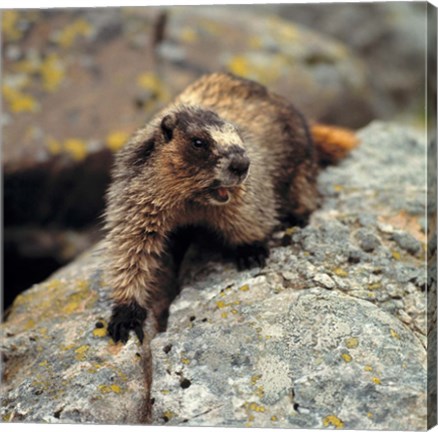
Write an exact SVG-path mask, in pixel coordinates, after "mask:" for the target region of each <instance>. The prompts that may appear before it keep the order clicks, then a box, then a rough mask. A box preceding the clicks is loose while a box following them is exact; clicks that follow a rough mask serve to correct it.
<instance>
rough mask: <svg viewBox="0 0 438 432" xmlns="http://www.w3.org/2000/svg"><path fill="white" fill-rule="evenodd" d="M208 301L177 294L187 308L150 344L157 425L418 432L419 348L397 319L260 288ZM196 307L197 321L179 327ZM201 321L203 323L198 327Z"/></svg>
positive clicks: (311, 294) (421, 412) (331, 299)
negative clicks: (407, 430)
mask: <svg viewBox="0 0 438 432" xmlns="http://www.w3.org/2000/svg"><path fill="white" fill-rule="evenodd" d="M209 291H211V290H209ZM253 292H254V294H255V296H254V297H255V298H254V297H253V295H252V293H253ZM262 292H263V294H261V293H262ZM212 294H213V292H210V295H209V299H208V300H207V299H206V297H205V295H202V294H201V293H200V292H194V291H186V292H183V293H182V295H181V298H180V300H179V301H180V302H181V303H184V304H185V305H186V307H185V308H178V311H176V310H174V311H173V314H172V317H171V320H170V324H169V330H168V333H166V334H162V335H160V336H158V337H157V338H155V339H154V340H153V341H152V349H153V352H154V384H153V390H152V396H153V397H154V398H155V403H154V417H153V419H154V422H155V423H157V424H163V423H167V424H170V425H183V424H184V425H190V426H201V425H202V426H206V425H213V424H214V425H216V426H231V425H232V426H254V427H301V428H302V427H304V428H322V427H324V426H328V425H334V426H338V427H339V426H342V427H345V428H348V429H368V428H380V429H385V428H386V429H389V428H391V429H395V428H414V429H417V428H421V427H422V425H425V417H426V407H425V405H424V404H425V394H424V385H425V376H426V375H425V351H424V349H423V347H422V346H421V344H420V342H419V341H418V339H417V338H416V337H415V336H414V335H413V334H412V332H411V331H409V330H408V329H407V328H406V327H405V326H404V325H403V324H401V323H400V322H399V321H398V320H397V319H395V318H394V317H391V316H390V315H388V314H386V313H385V312H383V311H381V310H380V309H379V308H377V307H376V306H374V305H372V304H371V303H369V302H366V301H362V300H357V299H354V298H351V297H349V296H345V295H341V294H338V293H336V292H331V293H327V292H325V291H323V290H321V289H310V290H306V291H299V292H296V291H290V290H284V291H282V292H280V293H279V294H277V295H273V293H272V291H271V289H270V287H269V284H268V283H265V284H263V285H259V286H258V287H254V286H252V284H250V285H249V290H248V291H241V290H240V289H239V287H237V286H236V287H233V288H232V289H231V290H230V291H229V293H228V294H227V295H226V297H224V298H223V300H220V298H221V297H218V296H217V295H216V296H214V295H212ZM221 301H222V302H223V303H225V305H226V306H224V307H222V306H221V305H222V304H221V303H219V302H221ZM193 304H196V305H197V306H196V310H197V318H196V320H194V321H193V322H192V323H191V324H189V323H188V322H187V321H186V325H185V326H184V327H182V326H181V324H182V322H183V317H184V316H188V315H189V314H191V313H193V311H194V308H193V306H192V305H193ZM233 310H236V313H235V314H233V313H232V311H233ZM203 314H204V315H208V316H209V320H208V322H205V323H204V322H202V320H201V321H198V317H199V318H200V317H202V316H203ZM224 314H227V316H225V315H224ZM353 317H354V318H353ZM365 323H366V325H364V324H365ZM169 346H171V349H170V351H168V352H166V351H167V349H166V350H165V349H164V348H165V347H169ZM406 353H410V355H408V356H406ZM400 406H404V407H405V408H406V410H405V411H404V412H405V415H404V416H402V417H401V416H400Z"/></svg>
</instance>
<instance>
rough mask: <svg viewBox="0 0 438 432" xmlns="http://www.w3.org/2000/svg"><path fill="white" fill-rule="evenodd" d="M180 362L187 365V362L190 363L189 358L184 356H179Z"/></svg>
mask: <svg viewBox="0 0 438 432" xmlns="http://www.w3.org/2000/svg"><path fill="white" fill-rule="evenodd" d="M181 363H184V364H185V365H188V364H190V360H189V359H188V358H186V357H182V358H181Z"/></svg>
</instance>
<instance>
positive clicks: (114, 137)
mask: <svg viewBox="0 0 438 432" xmlns="http://www.w3.org/2000/svg"><path fill="white" fill-rule="evenodd" d="M128 138H129V134H128V133H127V132H125V131H114V132H111V133H109V134H108V135H107V137H106V139H105V142H106V145H107V146H108V148H109V149H110V150H111V151H113V152H115V151H117V150H119V149H121V148H122V147H123V144H125V142H126V141H127V140H128Z"/></svg>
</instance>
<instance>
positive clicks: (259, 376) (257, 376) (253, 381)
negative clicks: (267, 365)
mask: <svg viewBox="0 0 438 432" xmlns="http://www.w3.org/2000/svg"><path fill="white" fill-rule="evenodd" d="M261 377H262V376H261V375H253V376H252V377H251V384H252V385H255V384H256V382H257V381H258V380H259V379H260V378H261Z"/></svg>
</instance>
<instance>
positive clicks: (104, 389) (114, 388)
mask: <svg viewBox="0 0 438 432" xmlns="http://www.w3.org/2000/svg"><path fill="white" fill-rule="evenodd" d="M98 389H99V391H100V392H101V393H102V394H108V393H111V392H112V393H117V394H120V393H122V388H121V387H120V386H118V385H117V384H111V385H106V384H100V385H99V386H98Z"/></svg>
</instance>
